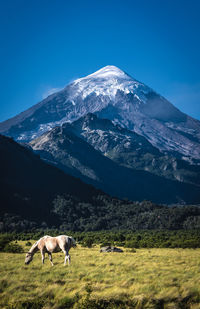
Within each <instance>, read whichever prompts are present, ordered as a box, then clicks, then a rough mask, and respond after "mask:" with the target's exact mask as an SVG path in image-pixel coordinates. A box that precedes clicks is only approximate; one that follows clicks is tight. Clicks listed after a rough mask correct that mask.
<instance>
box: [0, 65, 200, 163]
mask: <svg viewBox="0 0 200 309" xmlns="http://www.w3.org/2000/svg"><path fill="white" fill-rule="evenodd" d="M88 113H97V114H98V115H99V117H101V118H107V119H110V120H112V121H113V122H114V123H115V124H119V125H120V126H121V127H124V128H127V129H129V130H131V131H134V132H136V133H138V134H140V135H142V136H144V137H145V138H146V139H147V140H148V141H149V142H150V143H151V144H152V145H153V146H155V147H156V148H158V149H159V150H161V151H164V152H170V153H173V154H174V155H175V156H177V157H179V158H184V159H185V160H188V161H192V160H193V161H194V162H195V160H200V121H198V120H195V119H193V118H191V117H189V116H187V115H186V114H184V113H182V112H181V111H179V110H178V109H177V108H175V107H174V106H173V105H172V104H171V103H170V102H168V101H167V100H166V99H165V98H163V97H162V96H160V95H159V94H157V93H156V92H155V91H153V90H152V89H151V88H149V87H148V86H146V85H144V84H143V83H141V82H139V81H137V80H135V79H134V78H132V77H130V76H129V75H128V74H126V73H125V72H123V71H122V70H120V69H119V68H117V67H115V66H106V67H104V68H102V69H101V70H99V71H97V72H95V73H93V74H91V75H88V76H86V77H84V78H80V79H77V80H75V81H74V82H72V83H71V84H69V85H68V86H66V87H65V88H64V89H63V90H61V91H59V92H57V93H55V94H52V95H50V96H49V97H48V98H46V99H45V100H43V101H41V102H40V103H38V104H36V105H34V106H33V107H31V108H30V109H28V110H27V111H25V112H23V113H21V114H19V115H17V116H16V117H14V118H12V119H9V120H7V121H5V122H3V123H1V124H0V132H1V133H3V134H6V135H11V136H13V137H14V138H15V139H16V140H18V141H30V140H31V139H33V138H36V137H38V136H40V135H41V134H42V133H44V132H46V131H48V130H49V129H51V128H53V127H55V126H56V125H61V124H63V123H64V122H72V121H74V120H77V119H78V118H80V117H82V116H84V115H86V114H88Z"/></svg>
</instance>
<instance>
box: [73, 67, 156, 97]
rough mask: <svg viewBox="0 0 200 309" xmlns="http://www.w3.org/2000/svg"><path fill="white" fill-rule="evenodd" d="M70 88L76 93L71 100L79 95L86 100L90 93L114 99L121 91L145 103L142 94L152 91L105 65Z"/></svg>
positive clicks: (76, 81) (75, 82)
mask: <svg viewBox="0 0 200 309" xmlns="http://www.w3.org/2000/svg"><path fill="white" fill-rule="evenodd" d="M71 86H72V87H74V88H75V91H76V93H75V94H74V93H73V95H72V99H74V97H77V96H79V95H81V96H82V97H83V98H86V97H87V96H89V95H90V94H92V93H95V94H96V95H97V96H99V95H104V96H107V97H109V98H110V99H114V98H115V96H116V94H117V92H118V91H122V92H124V93H125V94H128V93H132V94H134V95H135V97H136V98H138V99H139V100H141V101H142V100H143V101H146V97H145V95H144V94H145V93H148V92H150V91H152V90H151V89H150V88H149V87H147V86H145V85H144V84H142V83H140V82H138V81H137V80H135V79H134V78H132V77H131V76H129V75H128V74H126V73H125V72H123V71H122V70H120V69H119V68H117V67H115V66H114V65H107V66H106V67H104V68H102V69H100V70H98V71H96V72H95V73H92V74H90V75H88V76H86V77H83V78H79V79H77V80H75V81H74V82H73V83H72V85H71Z"/></svg>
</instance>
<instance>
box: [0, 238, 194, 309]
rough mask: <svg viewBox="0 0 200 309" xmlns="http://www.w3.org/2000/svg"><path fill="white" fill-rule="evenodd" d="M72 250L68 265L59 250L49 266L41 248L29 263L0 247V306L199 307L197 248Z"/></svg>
mask: <svg viewBox="0 0 200 309" xmlns="http://www.w3.org/2000/svg"><path fill="white" fill-rule="evenodd" d="M25 243H26V242H20V241H19V244H21V245H23V247H24V250H25V251H27V250H28V249H29V247H25ZM32 243H33V242H32ZM70 254H71V266H70V267H68V266H67V265H66V266H63V261H64V255H63V254H62V253H55V254H53V260H54V264H55V265H54V266H53V267H52V266H51V264H50V262H49V260H48V258H46V260H45V264H44V265H42V263H41V256H40V254H39V253H37V254H35V256H34V259H33V261H32V263H31V264H30V265H24V257H25V254H17V253H15V254H12V253H0V308H34V309H37V308H46V309H47V308H53V309H58V308H60V309H62V308H63V309H64V308H85V309H86V308H88V309H89V308H137V309H139V308H181V309H183V308H192V309H196V308H200V249H137V250H136V252H135V253H134V252H131V250H130V249H124V253H99V247H94V248H91V249H89V248H83V247H80V246H78V247H77V248H76V249H71V251H70Z"/></svg>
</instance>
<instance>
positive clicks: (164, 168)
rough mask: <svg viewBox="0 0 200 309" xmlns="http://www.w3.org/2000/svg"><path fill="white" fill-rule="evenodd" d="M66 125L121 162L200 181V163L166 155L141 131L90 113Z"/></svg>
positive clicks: (134, 167) (133, 166)
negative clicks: (195, 163) (125, 127)
mask: <svg viewBox="0 0 200 309" xmlns="http://www.w3.org/2000/svg"><path fill="white" fill-rule="evenodd" d="M65 128H68V130H69V131H71V132H73V133H74V134H75V135H77V136H79V137H81V138H82V139H84V140H85V141H87V142H88V143H89V144H90V145H91V146H93V147H94V148H95V149H96V150H98V151H100V152H101V153H102V154H103V155H105V156H106V157H108V158H110V159H111V160H114V161H115V162H116V163H118V164H120V165H122V166H125V167H129V168H132V169H137V170H145V171H149V172H151V173H153V174H156V175H158V176H163V177H166V178H169V179H172V180H178V181H181V182H187V183H193V184H196V185H200V166H198V165H191V164H189V163H188V162H186V161H184V160H180V159H177V158H175V157H173V156H169V155H164V154H163V153H162V152H160V151H159V150H158V149H157V148H155V147H153V146H152V145H151V143H149V142H148V141H147V140H146V139H145V138H144V137H142V136H141V135H138V134H137V133H135V132H132V131H130V130H127V129H123V128H121V127H120V126H119V125H114V124H113V123H112V122H111V121H110V120H108V119H101V118H98V117H97V116H96V115H94V114H88V115H86V116H84V117H81V118H79V119H78V120H76V121H74V122H73V123H72V124H66V125H65Z"/></svg>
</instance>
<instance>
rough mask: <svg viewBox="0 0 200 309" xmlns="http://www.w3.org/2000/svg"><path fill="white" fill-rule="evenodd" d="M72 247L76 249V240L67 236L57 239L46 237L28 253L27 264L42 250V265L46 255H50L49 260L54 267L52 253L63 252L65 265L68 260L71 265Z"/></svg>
mask: <svg viewBox="0 0 200 309" xmlns="http://www.w3.org/2000/svg"><path fill="white" fill-rule="evenodd" d="M71 247H76V242H75V240H74V238H72V237H70V236H66V235H60V236H57V237H51V236H48V235H46V236H44V237H42V238H40V239H39V240H38V241H36V242H35V243H34V244H33V246H32V247H31V249H30V250H29V251H28V252H27V254H26V258H25V264H29V263H30V262H31V261H32V259H33V255H34V254H35V253H36V252H37V251H39V250H40V252H41V255H42V263H43V264H44V258H45V253H47V254H48V255H49V260H50V262H51V265H52V266H53V260H52V253H53V252H59V251H62V252H63V253H64V254H65V260H64V265H65V264H66V261H67V260H68V264H70V255H69V250H70V248H71Z"/></svg>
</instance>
